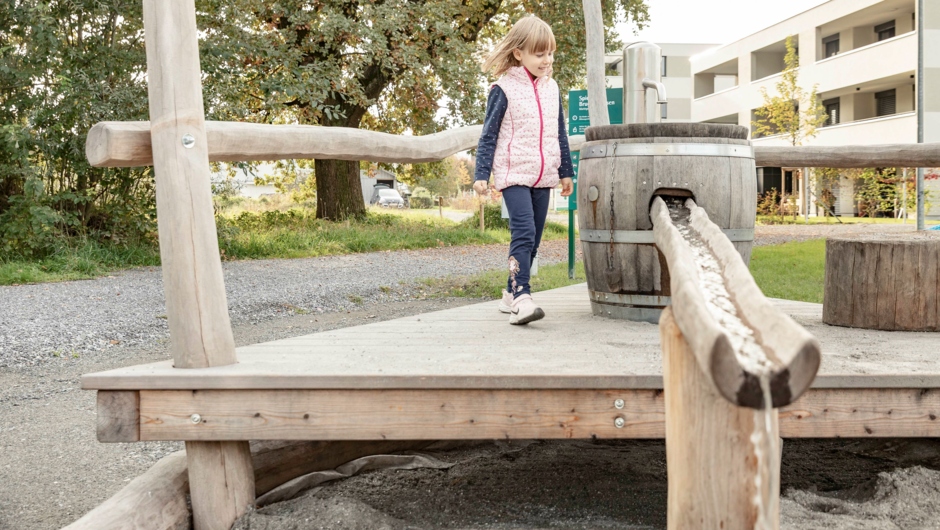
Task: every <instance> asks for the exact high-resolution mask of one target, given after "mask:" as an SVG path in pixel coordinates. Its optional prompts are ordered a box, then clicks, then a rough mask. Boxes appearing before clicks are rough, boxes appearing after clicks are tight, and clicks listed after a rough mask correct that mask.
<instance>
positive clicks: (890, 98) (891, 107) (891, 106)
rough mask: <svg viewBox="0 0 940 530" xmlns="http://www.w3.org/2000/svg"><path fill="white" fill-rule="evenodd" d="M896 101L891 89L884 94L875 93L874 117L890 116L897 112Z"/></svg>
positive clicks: (894, 92) (894, 93) (893, 91)
mask: <svg viewBox="0 0 940 530" xmlns="http://www.w3.org/2000/svg"><path fill="white" fill-rule="evenodd" d="M897 101H898V98H897V95H896V91H895V90H894V89H893V88H892V89H891V90H885V91H884V92H875V115H876V116H890V115H892V114H895V113H896V112H897Z"/></svg>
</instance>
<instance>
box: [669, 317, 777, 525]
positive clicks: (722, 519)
mask: <svg viewBox="0 0 940 530" xmlns="http://www.w3.org/2000/svg"><path fill="white" fill-rule="evenodd" d="M659 332H660V338H661V340H662V348H663V385H664V386H663V389H664V393H665V399H666V467H667V472H668V476H669V486H668V492H669V493H668V508H667V516H666V518H667V527H668V528H669V529H670V530H673V529H676V530H678V529H688V528H726V529H729V530H730V529H743V528H755V525H756V524H757V519H758V511H757V508H756V507H755V505H754V502H753V499H754V496H755V494H756V491H757V489H756V486H755V481H754V477H755V473H757V469H758V465H757V458H756V457H755V454H754V447H753V445H752V443H751V434H752V433H753V432H754V423H755V414H756V413H757V411H755V410H753V409H748V408H740V407H736V406H734V405H731V404H730V403H728V402H727V401H726V400H724V399H723V398H722V397H721V396H720V395H719V394H718V393H717V392H716V391H715V389H714V385H713V384H712V383H711V381H709V379H708V378H707V377H706V376H705V374H703V373H702V371H701V370H700V369H699V367H698V363H697V362H696V360H695V356H694V355H693V354H692V351H691V350H690V349H689V345H688V344H687V343H686V341H685V338H684V337H683V336H682V332H681V331H679V327H678V326H677V325H676V322H675V320H674V319H673V316H672V308H671V307H667V308H666V309H665V310H664V311H663V314H662V318H661V319H660V321H659ZM772 414H773V420H772V429H771V432H770V433H767V434H769V436H772V437H773V439H774V440H779V432H778V431H779V430H778V427H777V411H776V409H774V411H773V412H772ZM768 458H771V465H770V470H771V473H770V476H769V477H766V479H767V480H769V481H771V482H770V484H771V485H772V490H771V491H776V492H779V488H780V486H779V484H780V453H779V451H777V452H775V453H774V454H772V455H768ZM765 484H767V482H765ZM774 500H775V501H776V498H775V499H774ZM777 506H778V505H776V503H771V508H770V510H771V511H770V513H769V514H768V519H769V523H770V524H769V526H767V527H765V528H772V529H776V528H778V527H779V519H780V515H779V511H778V510H779V508H777V509H774V508H776V507H777Z"/></svg>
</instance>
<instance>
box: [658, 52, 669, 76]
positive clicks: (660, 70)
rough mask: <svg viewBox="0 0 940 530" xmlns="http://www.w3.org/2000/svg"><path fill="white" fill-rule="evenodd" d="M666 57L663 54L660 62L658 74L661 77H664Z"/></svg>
mask: <svg viewBox="0 0 940 530" xmlns="http://www.w3.org/2000/svg"><path fill="white" fill-rule="evenodd" d="M666 59H668V57H666V56H665V55H663V62H662V64H661V66H660V68H659V75H660V76H661V77H666Z"/></svg>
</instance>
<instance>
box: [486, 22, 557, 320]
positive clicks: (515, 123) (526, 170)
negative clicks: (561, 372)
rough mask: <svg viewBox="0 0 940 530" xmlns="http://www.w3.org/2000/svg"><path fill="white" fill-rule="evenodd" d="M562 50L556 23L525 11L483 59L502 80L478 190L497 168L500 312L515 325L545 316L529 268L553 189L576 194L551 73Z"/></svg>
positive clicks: (489, 105) (489, 107)
mask: <svg viewBox="0 0 940 530" xmlns="http://www.w3.org/2000/svg"><path fill="white" fill-rule="evenodd" d="M554 54H555V36H554V34H552V28H550V27H549V26H548V24H546V23H545V22H544V21H542V20H541V19H539V18H538V17H535V16H528V17H525V18H523V19H521V20H519V21H518V22H516V24H515V25H514V26H513V27H512V29H511V30H509V34H508V35H506V38H505V39H503V40H502V42H500V43H499V44H498V45H497V46H496V49H494V50H493V52H492V53H491V54H490V55H489V57H487V59H486V61H485V62H484V63H483V71H484V72H489V71H492V72H493V74H494V75H496V76H499V80H497V81H496V83H494V84H493V86H492V88H491V89H490V95H489V98H488V99H487V102H486V120H485V121H484V123H483V134H482V136H480V143H479V145H478V146H477V164H476V175H475V177H474V179H475V181H474V183H473V188H474V189H475V190H476V191H477V193H479V194H481V195H483V194H485V193H486V192H487V187H488V184H489V179H490V173H492V174H493V180H494V183H493V184H494V187H495V188H496V189H497V190H500V191H502V193H503V199H504V200H505V202H506V208H507V209H508V210H509V231H510V233H511V234H512V242H511V243H510V244H509V279H508V281H507V282H506V290H504V291H503V299H502V301H501V302H500V304H499V310H500V311H502V312H504V313H510V316H509V323H510V324H528V323H529V322H533V321H535V320H539V319H540V318H542V317H544V316H545V312H544V311H542V309H541V308H540V307H538V306H537V305H535V302H533V301H532V294H531V293H530V292H529V268H530V266H531V265H532V259H533V258H534V257H535V255H536V253H537V252H538V248H539V242H540V240H541V239H542V229H543V228H544V227H545V216H546V214H547V213H548V199H549V196H550V193H551V190H552V189H553V188H554V187H555V186H557V185H558V183H559V181H560V182H561V186H562V191H561V195H562V196H563V197H567V196H569V195H571V192H572V189H573V187H574V186H573V184H572V180H571V177H572V176H573V175H574V171H573V168H572V165H571V153H570V150H569V148H568V137H567V135H566V134H565V116H564V114H563V112H562V110H563V109H562V105H561V94H560V93H559V90H558V85H557V84H556V83H555V81H554V80H553V79H552V78H551V74H552V62H553V61H554Z"/></svg>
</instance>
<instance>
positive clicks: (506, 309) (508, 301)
mask: <svg viewBox="0 0 940 530" xmlns="http://www.w3.org/2000/svg"><path fill="white" fill-rule="evenodd" d="M499 312H500V313H506V314H509V313H512V293H510V292H509V291H507V290H506V289H503V299H502V300H500V301H499Z"/></svg>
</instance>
